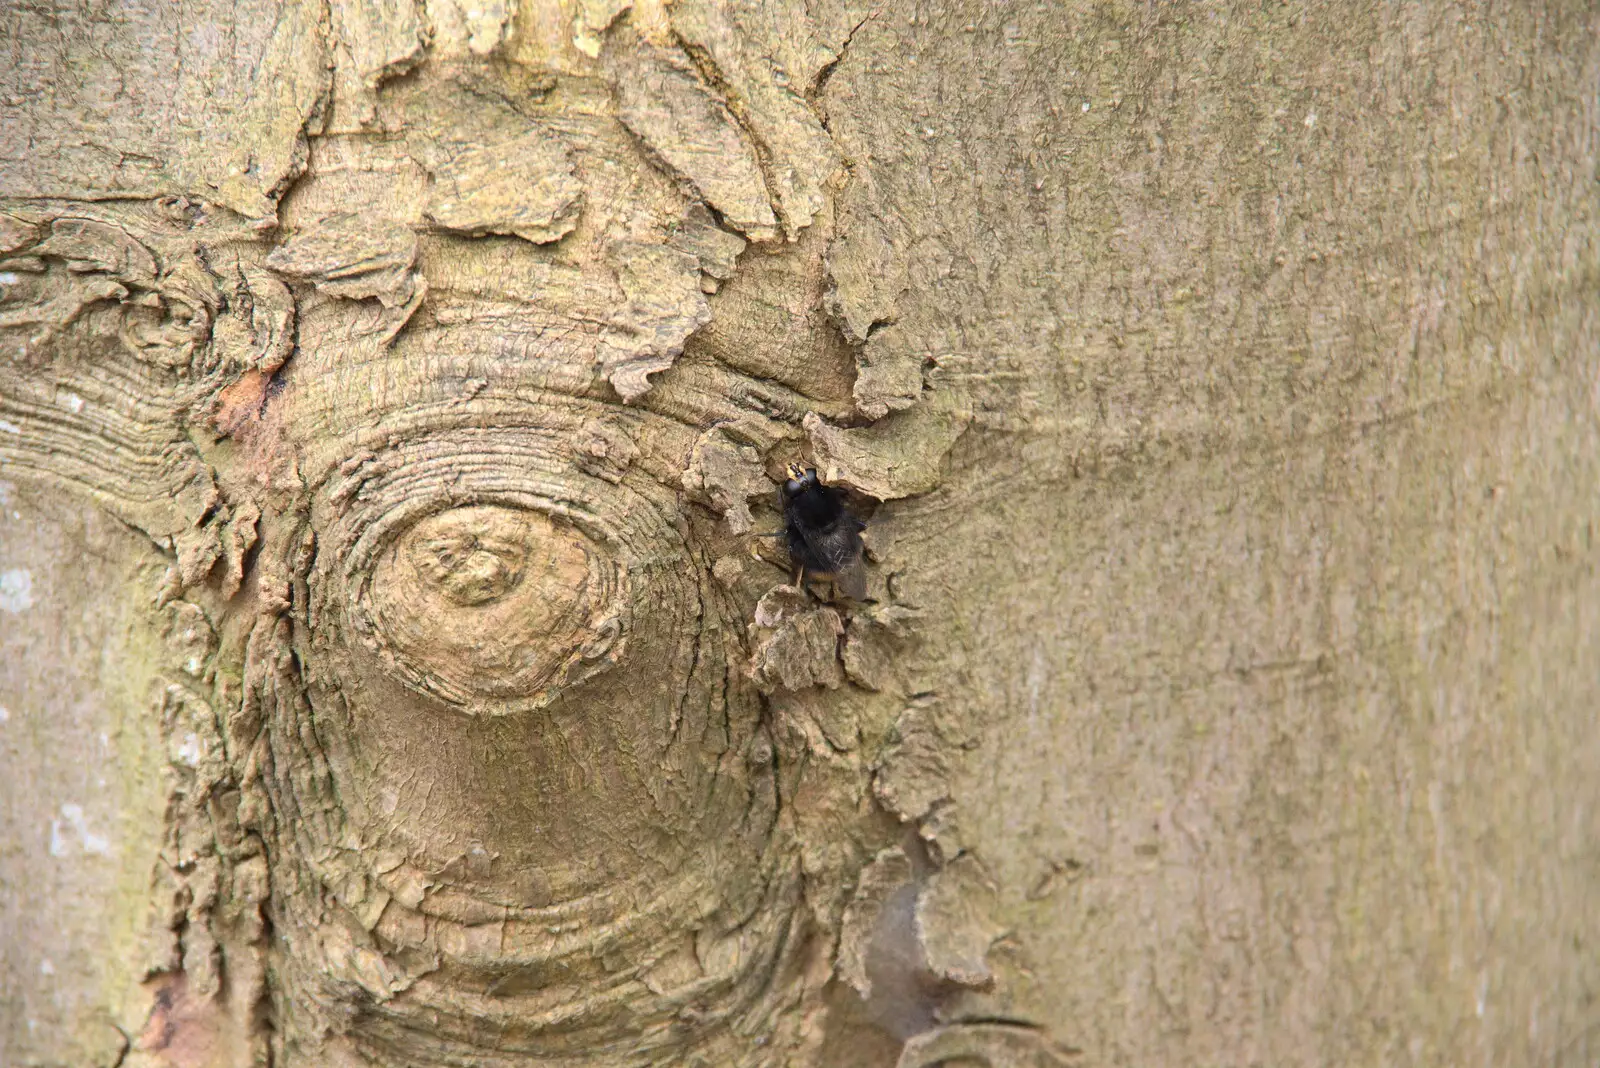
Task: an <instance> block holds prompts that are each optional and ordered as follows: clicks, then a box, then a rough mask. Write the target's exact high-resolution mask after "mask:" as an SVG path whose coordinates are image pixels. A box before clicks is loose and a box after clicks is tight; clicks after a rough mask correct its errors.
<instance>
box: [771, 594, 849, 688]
mask: <svg viewBox="0 0 1600 1068" xmlns="http://www.w3.org/2000/svg"><path fill="white" fill-rule="evenodd" d="M751 629H752V632H753V636H755V637H756V650H755V653H754V655H752V656H751V657H750V677H751V678H752V679H753V680H754V681H755V684H756V686H758V687H759V688H760V689H761V690H762V691H764V692H766V693H771V692H773V691H774V690H803V689H805V688H807V687H810V686H826V687H827V688H828V689H830V690H831V689H836V688H838V687H839V686H841V685H843V683H844V666H843V665H842V664H841V663H840V662H839V638H840V636H841V635H843V634H844V621H843V620H841V619H840V618H839V613H838V612H836V611H835V610H833V609H832V608H829V607H827V606H825V605H821V606H819V605H816V604H815V603H814V602H812V601H811V600H810V599H809V598H808V597H806V595H805V594H803V593H801V592H799V591H798V590H795V589H793V588H792V587H788V586H780V587H778V588H777V589H774V590H773V591H772V592H770V593H768V594H767V595H766V596H765V597H763V598H761V600H760V602H759V603H758V604H757V605H756V613H755V623H754V625H753V626H752V628H751Z"/></svg>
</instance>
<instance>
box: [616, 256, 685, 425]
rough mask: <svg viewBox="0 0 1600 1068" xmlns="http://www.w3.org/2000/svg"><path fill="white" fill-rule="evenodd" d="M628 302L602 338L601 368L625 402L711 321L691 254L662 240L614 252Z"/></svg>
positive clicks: (643, 390) (644, 389) (646, 386)
mask: <svg viewBox="0 0 1600 1068" xmlns="http://www.w3.org/2000/svg"><path fill="white" fill-rule="evenodd" d="M613 260H614V262H615V264H616V271H617V283H618V285H620V286H621V287H622V292H623V294H624V295H625V296H626V297H627V303H626V304H625V305H623V307H622V308H621V309H619V310H618V311H617V312H616V313H615V314H614V315H613V316H612V317H611V322H610V323H609V324H608V326H609V327H610V328H609V329H607V330H606V331H605V332H604V334H602V335H601V339H600V354H599V356H600V367H601V371H602V373H604V375H605V376H606V379H607V380H608V381H609V382H610V383H611V385H612V386H613V387H614V388H615V389H616V391H617V392H618V393H620V394H621V395H622V399H623V401H624V402H632V401H635V400H638V399H639V398H640V397H642V396H644V394H645V393H647V392H648V391H649V389H650V379H649V376H650V375H652V374H654V373H655V372H657V371H665V370H666V369H667V368H668V367H671V366H672V365H673V363H674V362H675V361H676V360H677V358H678V355H679V354H680V353H682V352H683V343H684V342H685V341H687V340H688V338H689V335H690V334H692V333H694V332H695V331H696V330H698V329H700V328H701V327H702V326H704V325H705V324H706V323H708V322H710V321H711V305H709V304H707V303H706V297H705V294H704V293H702V292H701V291H700V265H699V263H698V262H696V260H695V258H694V257H693V256H690V255H688V254H686V253H683V252H679V251H677V250H676V249H671V248H664V247H662V246H660V245H645V244H625V245H622V246H619V247H618V248H617V249H616V250H615V251H614V252H613Z"/></svg>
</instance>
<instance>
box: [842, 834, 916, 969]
mask: <svg viewBox="0 0 1600 1068" xmlns="http://www.w3.org/2000/svg"><path fill="white" fill-rule="evenodd" d="M911 876H912V871H911V861H910V859H909V858H908V857H907V856H906V854H905V851H904V850H902V849H901V848H900V847H899V846H890V847H889V848H887V849H884V850H882V851H880V852H879V853H878V855H877V856H875V857H873V858H872V860H871V861H870V862H869V863H868V864H867V866H866V867H865V868H863V869H861V876H860V878H859V879H857V880H856V889H855V893H854V895H853V896H852V897H851V899H850V904H848V905H846V906H845V909H844V917H843V919H842V920H841V921H840V927H839V955H838V959H837V961H836V962H835V965H834V972H835V974H837V975H838V977H839V978H840V979H841V980H843V981H844V982H845V983H847V984H849V986H850V987H851V989H853V990H855V992H856V993H858V994H860V995H861V997H862V999H863V1000H865V999H867V998H870V997H871V996H872V979H871V978H870V977H869V976H868V974H867V957H868V954H869V953H870V951H871V948H872V939H873V935H874V934H875V933H876V931H877V928H878V922H879V919H880V917H881V916H882V915H883V910H884V908H885V906H887V905H888V903H889V899H890V898H891V897H892V896H893V895H894V893H895V892H896V891H897V890H899V889H900V888H901V887H902V886H905V885H906V884H907V883H909V882H910V881H911Z"/></svg>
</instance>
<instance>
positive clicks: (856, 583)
mask: <svg viewBox="0 0 1600 1068" xmlns="http://www.w3.org/2000/svg"><path fill="white" fill-rule="evenodd" d="M833 581H834V583H835V584H836V585H837V586H838V587H839V590H840V592H841V593H843V594H844V595H845V596H846V597H848V598H850V599H851V600H852V601H865V600H866V599H867V565H866V564H864V563H862V562H861V557H859V556H858V557H856V558H855V560H854V561H852V562H851V563H850V564H849V565H847V566H845V567H841V568H839V569H838V570H837V571H835V572H834V573H833Z"/></svg>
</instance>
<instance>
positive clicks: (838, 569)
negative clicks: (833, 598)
mask: <svg viewBox="0 0 1600 1068" xmlns="http://www.w3.org/2000/svg"><path fill="white" fill-rule="evenodd" d="M865 527H866V524H865V523H863V522H861V520H859V519H857V518H856V517H855V516H852V515H846V516H845V517H844V522H843V523H842V524H841V525H840V526H839V527H838V529H836V530H835V531H833V532H832V533H831V534H829V535H827V536H822V535H818V534H816V533H814V532H812V531H810V530H807V529H805V528H804V527H801V528H800V537H801V538H802V539H803V540H804V541H805V543H806V548H807V549H809V550H810V551H811V554H812V555H813V556H815V557H816V558H817V559H818V560H822V561H826V563H827V569H826V573H827V574H829V575H831V576H832V577H833V581H834V583H835V584H836V585H837V586H838V587H839V589H840V590H841V591H842V592H843V593H844V595H845V596H847V597H849V598H851V599H853V600H857V601H862V600H865V599H866V596H867V567H866V564H865V563H864V562H863V561H862V559H861V553H862V546H861V531H862V530H863V529H865Z"/></svg>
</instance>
